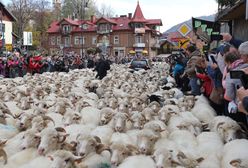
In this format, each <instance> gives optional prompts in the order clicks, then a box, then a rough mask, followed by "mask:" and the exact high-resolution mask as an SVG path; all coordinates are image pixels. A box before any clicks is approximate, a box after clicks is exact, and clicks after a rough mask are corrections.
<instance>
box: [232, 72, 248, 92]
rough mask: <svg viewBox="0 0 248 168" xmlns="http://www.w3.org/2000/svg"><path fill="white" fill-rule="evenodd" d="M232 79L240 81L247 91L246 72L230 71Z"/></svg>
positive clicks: (247, 79) (247, 76)
mask: <svg viewBox="0 0 248 168" xmlns="http://www.w3.org/2000/svg"><path fill="white" fill-rule="evenodd" d="M230 77H231V79H240V80H241V82H242V85H243V87H244V88H245V89H248V75H247V74H245V72H244V71H241V70H234V71H230Z"/></svg>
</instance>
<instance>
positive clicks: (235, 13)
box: [216, 0, 248, 41]
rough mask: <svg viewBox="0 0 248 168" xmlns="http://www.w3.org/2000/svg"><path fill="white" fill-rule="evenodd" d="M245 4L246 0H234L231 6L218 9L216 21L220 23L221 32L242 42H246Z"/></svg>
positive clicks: (247, 33) (247, 37) (247, 36)
mask: <svg viewBox="0 0 248 168" xmlns="http://www.w3.org/2000/svg"><path fill="white" fill-rule="evenodd" d="M247 4H248V3H247V2H246V0H235V3H234V5H233V6H225V7H224V8H223V9H219V11H218V15H217V17H216V21H218V22H220V23H222V24H221V25H222V26H221V32H228V33H230V34H232V35H233V36H234V37H235V38H237V39H240V40H243V41H247V40H248V20H247V19H246V10H248V9H247V8H248V6H246V5H247Z"/></svg>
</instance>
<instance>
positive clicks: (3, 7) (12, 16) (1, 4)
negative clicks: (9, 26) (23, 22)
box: [0, 2, 17, 22]
mask: <svg viewBox="0 0 248 168" xmlns="http://www.w3.org/2000/svg"><path fill="white" fill-rule="evenodd" d="M0 6H1V7H2V9H3V10H5V13H7V15H9V17H10V20H11V21H13V22H15V21H17V19H16V17H15V16H14V15H13V14H12V13H11V12H10V11H9V10H8V9H7V8H6V7H5V5H4V4H3V3H2V2H0Z"/></svg>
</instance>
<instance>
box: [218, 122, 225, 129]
mask: <svg viewBox="0 0 248 168" xmlns="http://www.w3.org/2000/svg"><path fill="white" fill-rule="evenodd" d="M224 124H225V123H224V122H220V123H219V124H218V125H217V129H218V130H219V129H223V127H222V126H223V125H224Z"/></svg>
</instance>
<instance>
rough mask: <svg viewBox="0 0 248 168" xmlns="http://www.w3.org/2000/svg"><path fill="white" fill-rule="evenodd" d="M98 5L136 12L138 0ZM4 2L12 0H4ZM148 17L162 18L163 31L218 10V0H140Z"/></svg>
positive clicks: (103, 0) (107, 1) (102, 1)
mask: <svg viewBox="0 0 248 168" xmlns="http://www.w3.org/2000/svg"><path fill="white" fill-rule="evenodd" d="M51 1H52V0H51ZM95 1H96V3H97V4H98V6H101V4H105V5H106V6H111V8H112V9H113V10H114V13H115V14H116V15H125V14H128V13H134V11H135V8H136V5H137V0H95ZM2 2H3V3H4V4H7V3H8V2H10V0H2ZM139 3H140V6H141V9H142V11H143V14H144V17H145V18H146V19H162V22H163V26H162V27H161V32H164V31H165V30H167V29H169V28H170V27H172V26H174V25H176V24H178V23H180V22H183V21H186V20H188V19H191V17H198V16H207V15H212V14H214V13H216V12H217V3H216V0H139Z"/></svg>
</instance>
